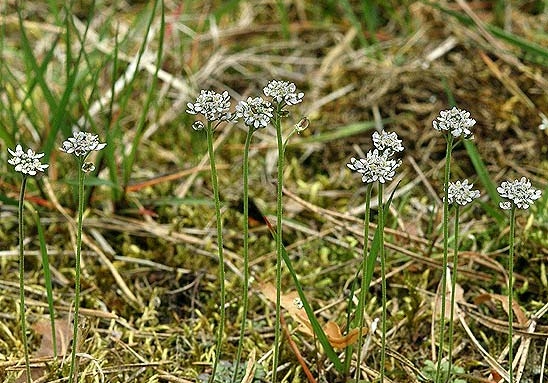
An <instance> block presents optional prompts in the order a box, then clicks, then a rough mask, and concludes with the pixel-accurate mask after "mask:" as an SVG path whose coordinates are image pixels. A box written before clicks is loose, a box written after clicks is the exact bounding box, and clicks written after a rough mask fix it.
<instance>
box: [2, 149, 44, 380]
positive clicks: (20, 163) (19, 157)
mask: <svg viewBox="0 0 548 383" xmlns="http://www.w3.org/2000/svg"><path fill="white" fill-rule="evenodd" d="M8 152H9V154H10V155H11V156H12V158H10V159H8V163H9V164H10V165H13V166H14V167H15V171H16V172H18V173H21V174H22V176H23V179H22V181H21V191H20V194H19V207H18V220H19V225H18V228H19V246H18V247H19V311H20V312H19V315H20V316H19V320H20V322H21V339H22V340H23V351H24V354H25V375H26V380H27V383H30V382H31V373H30V358H29V344H28V338H27V319H26V309H25V245H24V238H25V226H24V219H23V213H24V208H25V206H24V205H25V190H26V187H27V180H28V177H29V176H35V175H36V174H37V172H43V171H44V170H45V169H47V168H48V166H49V165H47V164H42V163H41V161H40V158H42V157H43V156H44V153H35V152H34V151H33V150H32V149H28V150H27V151H26V152H25V151H23V148H22V147H21V145H17V146H16V147H15V150H11V149H8Z"/></svg>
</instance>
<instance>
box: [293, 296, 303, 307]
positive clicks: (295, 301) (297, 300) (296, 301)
mask: <svg viewBox="0 0 548 383" xmlns="http://www.w3.org/2000/svg"><path fill="white" fill-rule="evenodd" d="M293 305H294V306H295V307H296V308H297V309H299V310H301V309H302V308H303V307H304V304H303V301H302V300H301V298H299V297H297V298H295V299H293Z"/></svg>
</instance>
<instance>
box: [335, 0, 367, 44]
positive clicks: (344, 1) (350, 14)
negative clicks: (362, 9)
mask: <svg viewBox="0 0 548 383" xmlns="http://www.w3.org/2000/svg"><path fill="white" fill-rule="evenodd" d="M339 5H340V6H341V7H342V9H343V11H344V14H345V16H346V17H347V18H348V21H350V23H351V24H352V26H353V27H354V28H355V29H356V32H357V34H358V40H359V41H360V44H361V45H362V47H367V46H368V45H369V44H368V43H367V40H366V38H365V35H364V33H363V28H362V24H361V23H360V19H359V18H358V16H356V14H355V13H354V10H353V9H352V5H351V4H350V2H349V1H348V0H340V1H339Z"/></svg>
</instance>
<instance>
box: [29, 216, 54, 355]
mask: <svg viewBox="0 0 548 383" xmlns="http://www.w3.org/2000/svg"><path fill="white" fill-rule="evenodd" d="M29 210H30V211H33V216H34V221H35V222H36V228H37V229H38V240H39V241H40V254H41V256H42V270H43V271H44V280H45V282H46V295H47V301H48V309H49V319H50V324H51V340H52V344H53V356H54V358H55V359H57V335H56V331H55V308H54V306H53V287H52V283H51V272H50V267H49V257H48V249H47V246H46V237H45V235H44V228H43V227H42V223H41V222H40V216H39V215H38V212H37V211H36V210H34V209H29Z"/></svg>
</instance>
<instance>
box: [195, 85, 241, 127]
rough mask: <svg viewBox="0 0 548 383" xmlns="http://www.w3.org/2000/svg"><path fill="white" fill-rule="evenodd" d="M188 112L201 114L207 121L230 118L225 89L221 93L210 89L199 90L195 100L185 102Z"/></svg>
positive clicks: (228, 100) (228, 101) (228, 99)
mask: <svg viewBox="0 0 548 383" xmlns="http://www.w3.org/2000/svg"><path fill="white" fill-rule="evenodd" d="M187 108H188V109H187V110H186V112H187V113H188V114H201V115H203V116H204V117H205V118H206V120H208V121H210V122H211V121H226V120H230V119H231V118H232V114H231V113H230V112H229V110H230V96H229V95H228V92H227V91H226V90H225V91H224V92H223V93H222V94H221V93H217V92H214V91H212V90H201V91H200V95H199V96H198V97H197V98H196V102H195V103H194V104H193V103H190V102H189V103H188V104H187Z"/></svg>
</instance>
